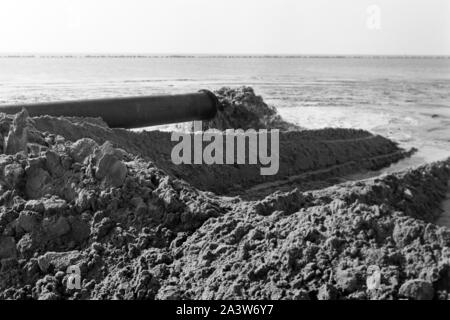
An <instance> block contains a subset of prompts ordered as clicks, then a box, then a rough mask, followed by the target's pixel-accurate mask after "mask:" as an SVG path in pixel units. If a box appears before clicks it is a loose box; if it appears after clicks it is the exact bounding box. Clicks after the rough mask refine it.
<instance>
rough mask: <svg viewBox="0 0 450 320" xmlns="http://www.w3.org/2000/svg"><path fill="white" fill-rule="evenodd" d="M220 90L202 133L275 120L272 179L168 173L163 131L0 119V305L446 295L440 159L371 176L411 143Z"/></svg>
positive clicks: (449, 277) (447, 238)
mask: <svg viewBox="0 0 450 320" xmlns="http://www.w3.org/2000/svg"><path fill="white" fill-rule="evenodd" d="M218 95H219V96H220V99H221V101H222V103H224V105H225V106H227V107H226V108H230V109H229V110H228V109H226V110H227V111H225V112H224V113H223V114H221V116H220V117H219V118H218V120H216V121H212V122H211V123H208V127H212V128H217V129H219V130H224V129H226V128H229V127H235V126H237V127H239V126H241V125H245V124H247V123H248V121H243V119H244V118H243V117H242V116H240V117H237V119H236V118H235V117H236V116H235V115H236V114H239V115H246V117H247V118H248V119H253V122H252V123H253V125H255V126H257V127H259V128H280V129H282V134H281V137H280V141H281V146H280V172H279V173H278V174H277V175H276V176H271V177H262V176H260V175H259V174H258V173H259V171H258V169H259V168H258V166H249V165H239V166H233V165H229V166H220V165H215V166H214V165H213V166H195V165H183V166H175V165H174V164H173V163H172V162H171V160H170V150H171V147H172V145H171V143H170V133H168V132H160V131H154V132H133V131H127V130H121V129H110V128H108V127H107V126H106V125H105V124H104V123H103V122H102V121H101V120H100V119H73V118H71V119H68V118H58V119H57V118H52V117H40V118H30V117H28V116H27V114H26V112H22V113H20V114H17V115H15V116H13V117H11V116H6V115H0V134H1V135H2V137H3V139H1V141H4V143H3V145H2V146H1V147H2V149H3V151H4V152H3V154H1V155H0V169H1V170H0V173H1V175H0V186H1V189H0V203H1V207H0V265H1V266H0V268H1V269H0V298H2V299H41V300H47V299H243V298H249V299H400V298H402V299H403V298H409V299H447V298H449V290H450V260H449V258H450V252H449V249H448V247H449V246H450V229H448V228H447V227H443V226H439V225H438V224H437V223H436V220H437V219H438V218H439V215H440V210H439V209H440V205H441V201H443V200H444V199H445V198H446V194H447V193H448V185H447V182H448V180H449V179H450V160H445V161H441V162H435V163H432V164H427V165H425V166H421V167H417V168H414V169H409V170H406V171H402V172H395V173H385V174H382V175H377V174H378V172H379V170H383V168H386V167H389V166H390V165H392V164H393V163H396V162H398V161H402V159H406V158H408V157H410V156H411V155H412V154H414V149H413V150H409V149H405V148H401V147H400V146H399V145H398V144H397V143H395V142H393V141H391V140H390V139H387V138H384V137H382V136H379V135H375V134H373V133H371V132H368V131H364V130H359V129H317V130H306V131H305V130H301V128H299V126H295V124H289V123H288V122H286V121H285V120H284V119H282V118H280V117H279V115H278V113H277V112H276V110H275V109H273V108H270V107H268V106H267V105H266V104H265V103H264V101H263V100H262V99H261V98H260V97H258V96H256V95H255V94H254V92H253V90H252V89H251V88H238V89H222V90H220V91H218ZM247 118H245V119H247ZM184 129H186V128H184ZM368 172H371V177H370V178H368V179H365V180H358V181H348V179H347V177H350V176H355V177H356V176H357V175H364V174H367V173H368ZM343 181H347V182H343ZM342 182H343V183H342ZM69 266H77V267H78V268H79V269H80V271H81V279H82V281H81V289H80V290H77V289H70V288H68V287H67V281H68V278H69V275H68V274H67V273H66V271H67V268H68V267H69ZM374 266H376V267H378V268H379V269H380V272H381V282H380V283H379V285H377V286H376V288H368V287H367V283H366V280H367V277H368V276H370V274H369V273H370V272H369V271H370V270H372V269H373V267H374Z"/></svg>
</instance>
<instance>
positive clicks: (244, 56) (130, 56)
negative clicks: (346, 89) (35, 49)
mask: <svg viewBox="0 0 450 320" xmlns="http://www.w3.org/2000/svg"><path fill="white" fill-rule="evenodd" d="M7 58H15V59H17V58H19V59H22V58H29V59H212V58H214V59H450V56H446V55H320V54H313V55H306V54H299V55H294V54H292V55H290V54H0V59H7Z"/></svg>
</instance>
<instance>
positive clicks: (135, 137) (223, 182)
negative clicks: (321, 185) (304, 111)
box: [33, 87, 412, 196]
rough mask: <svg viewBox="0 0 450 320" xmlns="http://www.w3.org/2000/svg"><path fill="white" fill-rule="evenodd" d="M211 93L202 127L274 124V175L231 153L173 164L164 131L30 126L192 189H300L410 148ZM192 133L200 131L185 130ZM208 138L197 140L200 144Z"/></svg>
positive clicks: (66, 122) (244, 96)
mask: <svg viewBox="0 0 450 320" xmlns="http://www.w3.org/2000/svg"><path fill="white" fill-rule="evenodd" d="M216 93H217V95H218V97H219V100H220V101H221V103H222V105H223V106H224V108H223V111H221V112H219V115H218V116H217V119H216V120H213V121H211V122H207V123H206V122H205V123H204V124H205V127H206V128H214V129H220V130H225V129H229V128H236V129H244V130H246V129H248V128H256V129H260V128H264V129H279V130H280V139H279V140H280V141H279V152H278V153H279V161H280V163H279V171H278V172H277V174H275V175H261V174H260V169H261V165H260V164H257V165H254V164H251V165H245V164H243V165H237V164H236V162H237V161H236V157H237V156H236V153H235V155H234V159H235V161H234V163H235V164H228V165H226V164H225V165H224V164H220V165H207V166H205V165H190V164H188V165H185V164H181V165H174V164H173V162H172V159H171V152H172V149H173V147H174V146H175V145H176V144H177V143H178V141H172V140H171V133H170V132H161V131H150V132H147V131H144V132H136V131H129V130H124V129H111V128H109V127H108V126H107V125H106V124H105V123H103V122H102V121H101V120H98V119H79V118H54V117H49V116H44V117H37V118H34V119H33V125H34V127H35V128H36V129H37V130H39V131H41V132H50V133H53V134H56V135H60V136H62V137H64V138H65V139H67V140H69V141H77V140H78V139H81V138H84V137H89V138H91V139H93V140H95V141H96V142H97V143H98V144H103V143H105V142H106V141H110V142H111V143H112V144H113V145H114V146H115V147H118V148H121V149H124V150H126V151H127V152H129V153H131V154H133V155H137V156H140V157H142V158H143V159H145V160H146V161H151V162H152V163H154V164H155V165H156V166H157V167H158V168H160V169H162V170H164V171H165V172H167V173H168V174H169V175H171V176H173V177H176V178H179V179H183V180H185V181H187V182H189V184H191V185H193V186H195V187H196V188H198V189H201V190H205V191H212V192H215V193H217V194H222V195H236V194H242V193H243V192H245V191H246V190H248V189H249V188H252V187H257V186H259V185H261V184H266V183H275V184H277V183H278V182H281V183H283V184H286V181H287V183H288V184H293V183H296V186H297V187H300V188H302V185H305V186H306V185H308V186H309V185H310V184H309V182H310V181H319V182H323V181H324V180H326V179H330V178H333V177H336V176H341V175H346V174H351V173H355V172H360V171H362V170H377V169H379V168H382V167H385V166H388V165H389V164H391V163H393V162H396V161H398V160H401V159H403V158H405V157H407V156H408V155H409V154H410V153H411V152H412V151H411V150H410V151H405V150H403V149H401V148H399V147H398V145H397V144H396V143H394V142H392V141H391V140H388V139H386V138H384V137H382V136H379V135H373V134H371V133H369V132H367V131H364V130H355V129H339V128H328V129H321V130H300V131H299V130H286V128H287V127H290V128H289V129H293V126H291V125H288V124H287V123H286V122H284V121H283V120H282V119H281V118H280V117H279V116H278V114H277V113H276V110H274V109H273V108H270V107H268V106H267V105H266V104H265V103H264V101H263V100H262V98H261V97H259V96H257V95H255V93H254V91H253V89H251V88H248V87H241V88H237V89H234V90H233V89H229V88H223V89H220V90H218V91H216ZM244 114H245V115H246V116H244ZM297 129H298V128H297ZM196 134H197V135H199V134H200V133H191V135H196ZM222 135H223V143H224V145H225V140H226V136H227V133H226V132H224V131H223V132H222ZM191 140H193V139H191ZM208 143H209V142H203V147H206V145H207V144H208ZM269 146H270V144H269ZM247 147H248V145H247ZM225 149H226V148H225V147H224V150H225ZM269 154H270V152H269ZM247 160H248V153H246V162H245V163H249V162H248V161H247ZM289 179H290V180H289ZM297 182H300V183H297ZM307 182H308V183H307ZM313 185H314V186H315V185H316V184H315V183H314V184H313ZM260 189H261V188H259V190H260ZM270 192H271V189H270V188H269V189H268V190H264V191H259V192H258V196H262V195H267V194H268V193H270Z"/></svg>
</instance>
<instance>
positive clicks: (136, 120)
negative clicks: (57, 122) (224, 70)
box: [0, 90, 220, 128]
mask: <svg viewBox="0 0 450 320" xmlns="http://www.w3.org/2000/svg"><path fill="white" fill-rule="evenodd" d="M22 108H25V109H26V110H27V111H28V113H29V115H30V116H32V117H37V116H43V115H49V116H54V117H59V116H64V117H101V118H102V119H103V121H105V122H106V123H107V124H108V126H110V127H111V128H142V127H147V126H154V125H160V124H169V123H175V122H186V121H192V120H208V119H211V118H213V117H214V116H215V115H216V113H217V109H219V108H220V104H219V101H218V99H217V97H216V96H215V95H214V93H212V92H211V91H208V90H200V91H199V92H195V93H187V94H176V95H157V96H143V97H124V98H105V99H89V100H72V101H60V102H42V103H31V104H16V105H0V112H3V113H8V114H15V113H18V112H20V111H21V110H22Z"/></svg>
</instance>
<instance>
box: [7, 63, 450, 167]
mask: <svg viewBox="0 0 450 320" xmlns="http://www.w3.org/2000/svg"><path fill="white" fill-rule="evenodd" d="M223 86H227V87H237V86H251V87H253V88H254V89H255V92H256V93H257V94H258V95H261V96H262V97H263V98H264V100H265V101H266V102H267V103H268V104H270V105H273V106H275V107H276V108H277V110H278V112H279V113H280V114H281V116H282V117H284V118H285V119H286V120H288V121H291V122H294V123H296V124H298V125H299V126H301V127H303V128H324V127H345V128H361V129H366V130H369V131H371V132H373V133H375V134H381V135H384V136H386V137H389V138H391V139H393V140H394V141H396V142H398V143H399V144H400V145H401V146H403V147H405V148H412V147H415V148H417V149H418V152H416V154H415V155H414V156H413V157H411V158H409V159H407V160H404V161H402V162H400V163H398V164H395V165H393V166H392V167H390V168H388V169H386V170H385V171H389V170H390V171H397V170H400V169H404V168H408V167H414V166H417V165H421V164H424V163H427V162H431V161H437V160H442V159H445V158H447V157H450V58H449V57H408V56H395V57H394V56H226V55H222V56H207V55H189V56H173V55H158V56H156V55H129V56H117V55H65V56H64V55H29V56H21V55H9V56H2V57H0V104H11V103H17V104H22V103H30V102H43V101H57V100H71V99H83V98H102V97H119V96H136V95H152V94H175V93H184V92H195V91H198V90H200V89H210V90H215V89H218V88H221V87H223ZM151 129H152V128H147V130H151Z"/></svg>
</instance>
